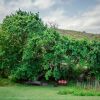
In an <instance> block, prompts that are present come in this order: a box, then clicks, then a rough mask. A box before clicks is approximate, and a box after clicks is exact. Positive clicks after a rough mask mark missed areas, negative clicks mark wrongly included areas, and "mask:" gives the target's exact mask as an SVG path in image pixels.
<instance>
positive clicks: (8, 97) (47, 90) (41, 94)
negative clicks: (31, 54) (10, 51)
mask: <svg viewBox="0 0 100 100" xmlns="http://www.w3.org/2000/svg"><path fill="white" fill-rule="evenodd" d="M68 88H69V87H67V86H65V87H61V86H60V87H53V86H26V85H13V86H0V100H100V96H73V95H71V94H68V95H60V94H59V91H62V90H67V89H68Z"/></svg>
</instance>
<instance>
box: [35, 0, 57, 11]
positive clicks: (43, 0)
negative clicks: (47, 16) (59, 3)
mask: <svg viewBox="0 0 100 100" xmlns="http://www.w3.org/2000/svg"><path fill="white" fill-rule="evenodd" d="M33 3H34V6H35V7H37V8H39V9H46V8H50V7H51V6H53V5H54V4H55V0H35V1H34V2H33Z"/></svg>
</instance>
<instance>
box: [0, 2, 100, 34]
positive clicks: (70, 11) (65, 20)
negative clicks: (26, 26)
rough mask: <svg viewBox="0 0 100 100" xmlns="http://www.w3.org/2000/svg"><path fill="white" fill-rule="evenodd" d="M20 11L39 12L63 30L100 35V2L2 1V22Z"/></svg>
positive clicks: (0, 4) (0, 3) (0, 10)
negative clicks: (7, 16)
mask: <svg viewBox="0 0 100 100" xmlns="http://www.w3.org/2000/svg"><path fill="white" fill-rule="evenodd" d="M18 9H21V10H24V11H31V12H33V13H36V12H39V14H40V17H41V18H42V20H43V21H44V23H47V24H48V23H54V24H57V25H58V28H61V29H66V30H77V31H86V32H90V33H94V34H95V33H97V34H100V0H0V22H1V23H2V20H3V18H5V16H6V15H9V14H11V13H14V12H15V11H16V10H18Z"/></svg>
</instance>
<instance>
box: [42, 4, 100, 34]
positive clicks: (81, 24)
mask: <svg viewBox="0 0 100 100" xmlns="http://www.w3.org/2000/svg"><path fill="white" fill-rule="evenodd" d="M43 20H44V22H45V23H48V22H53V23H56V24H58V26H59V28H61V29H70V30H79V31H87V32H94V33H100V5H96V6H95V7H94V8H92V9H89V10H88V11H87V12H84V13H81V14H80V15H75V16H72V17H69V16H67V15H65V11H64V10H63V9H57V10H55V11H53V12H50V14H49V15H48V16H45V17H44V18H43Z"/></svg>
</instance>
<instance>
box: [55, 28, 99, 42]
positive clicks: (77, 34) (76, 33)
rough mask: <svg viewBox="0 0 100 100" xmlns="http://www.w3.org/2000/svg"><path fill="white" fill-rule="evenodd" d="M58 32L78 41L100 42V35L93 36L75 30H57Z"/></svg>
mask: <svg viewBox="0 0 100 100" xmlns="http://www.w3.org/2000/svg"><path fill="white" fill-rule="evenodd" d="M57 31H58V32H60V33H61V34H62V35H66V36H68V37H70V38H73V39H77V40H82V39H85V40H88V41H91V40H96V41H100V34H93V33H86V32H79V31H73V30H63V29H57Z"/></svg>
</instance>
